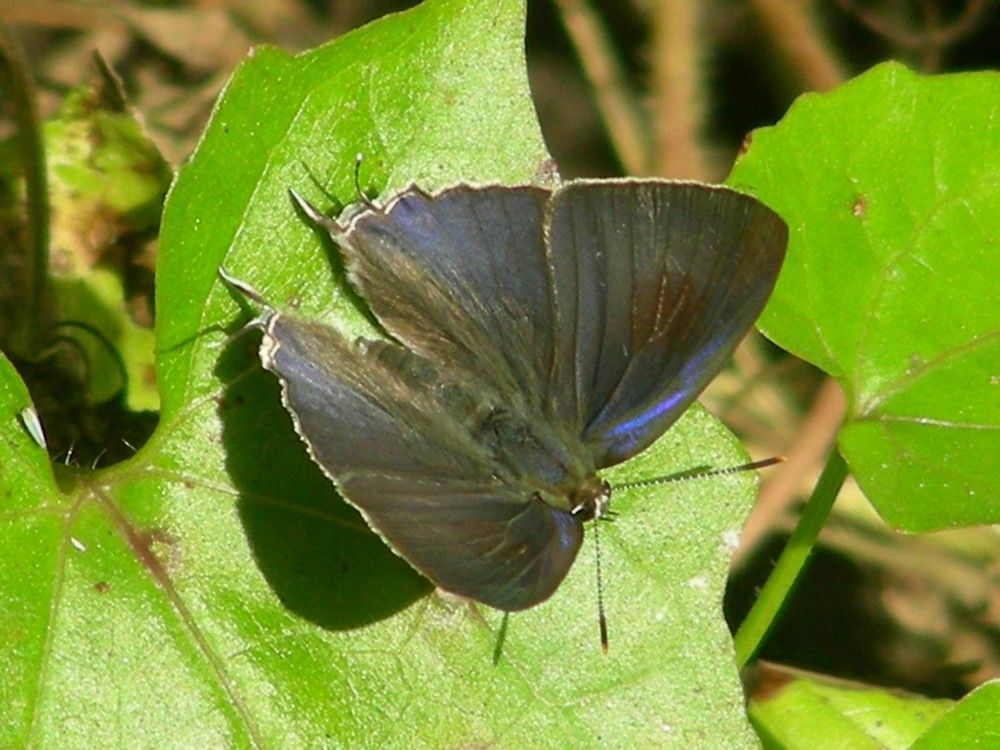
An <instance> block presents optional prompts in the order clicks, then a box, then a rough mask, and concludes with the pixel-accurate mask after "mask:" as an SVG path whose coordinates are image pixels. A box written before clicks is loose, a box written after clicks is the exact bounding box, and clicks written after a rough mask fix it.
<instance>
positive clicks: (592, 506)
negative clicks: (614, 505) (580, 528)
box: [570, 475, 611, 521]
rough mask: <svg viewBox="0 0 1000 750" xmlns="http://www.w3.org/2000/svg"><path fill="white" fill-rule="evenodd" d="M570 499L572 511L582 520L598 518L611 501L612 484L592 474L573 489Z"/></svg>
mask: <svg viewBox="0 0 1000 750" xmlns="http://www.w3.org/2000/svg"><path fill="white" fill-rule="evenodd" d="M570 501H571V505H570V507H571V508H572V510H570V513H572V514H573V515H574V516H575V517H576V518H578V519H579V520H580V521H590V520H592V519H598V518H600V517H601V516H603V515H604V514H605V512H606V511H607V509H608V505H609V504H610V503H611V485H610V484H608V483H607V482H605V481H604V480H603V479H601V478H600V477H598V476H593V475H592V476H590V477H588V478H587V479H585V480H584V481H583V483H582V484H581V485H580V486H579V487H577V488H576V490H574V491H573V494H572V496H571V498H570Z"/></svg>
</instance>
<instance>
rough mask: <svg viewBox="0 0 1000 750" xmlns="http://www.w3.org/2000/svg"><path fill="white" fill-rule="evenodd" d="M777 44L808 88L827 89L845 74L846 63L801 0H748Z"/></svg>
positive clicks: (841, 79) (838, 81)
mask: <svg viewBox="0 0 1000 750" xmlns="http://www.w3.org/2000/svg"><path fill="white" fill-rule="evenodd" d="M749 3H750V5H751V6H752V7H753V9H754V10H755V11H756V12H757V15H758V17H759V18H760V20H761V22H762V23H763V24H764V28H765V30H766V31H767V33H768V35H769V36H770V37H771V39H772V41H773V42H774V44H775V47H776V48H777V49H778V50H780V51H781V52H782V53H783V54H784V56H785V57H786V58H788V61H789V63H790V64H791V68H792V70H794V71H795V72H796V73H797V75H798V76H799V78H800V80H801V81H802V83H803V85H804V87H805V88H806V89H808V90H814V91H826V90H828V89H832V88H833V87H834V86H837V85H838V84H839V83H840V82H841V81H843V80H844V78H845V77H846V76H845V75H844V66H843V64H842V63H841V62H840V61H839V60H838V59H837V56H836V55H835V54H834V52H833V50H832V49H831V48H830V47H829V45H827V43H826V41H825V40H824V39H823V35H822V34H821V33H820V31H819V30H818V29H817V28H816V25H815V23H814V22H813V20H812V18H811V16H810V13H809V10H810V6H811V5H812V3H810V2H803V1H802V0H749Z"/></svg>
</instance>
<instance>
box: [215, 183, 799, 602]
mask: <svg viewBox="0 0 1000 750" xmlns="http://www.w3.org/2000/svg"><path fill="white" fill-rule="evenodd" d="M296 197H297V196H296ZM297 200H298V201H299V205H300V206H301V207H302V209H303V210H304V211H305V213H306V214H307V215H308V216H309V217H310V218H311V219H312V220H313V221H315V222H316V223H317V224H319V225H321V226H323V227H324V228H326V229H327V230H328V231H329V233H330V235H331V236H332V237H333V239H334V240H335V241H336V243H337V244H338V245H339V246H340V247H341V249H342V252H343V257H344V260H345V264H346V268H347V271H348V278H349V280H350V282H351V283H352V284H353V285H354V287H355V288H356V289H357V291H358V292H359V293H360V294H361V295H362V296H363V297H364V299H365V300H366V301H367V303H368V305H369V306H370V309H371V311H372V312H373V313H374V315H375V317H376V318H377V319H378V321H379V322H380V323H381V325H382V326H383V328H384V330H385V331H386V333H387V334H388V336H387V338H386V339H385V340H378V341H369V340H360V341H355V342H352V341H347V340H345V338H344V337H343V336H341V335H340V334H339V333H338V332H336V331H335V330H333V329H331V328H329V327H327V326H324V325H320V324H318V323H314V322H310V321H308V320H303V319H300V318H296V317H292V316H290V315H286V314H284V313H280V312H277V311H275V310H273V309H270V308H267V307H266V306H265V312H264V314H263V315H262V316H261V317H260V318H259V319H258V324H259V326H260V327H261V328H262V329H263V334H264V335H263V341H262V344H261V348H260V358H261V361H262V363H263V365H264V367H265V368H267V369H268V370H270V371H271V372H273V373H275V375H277V376H278V378H279V380H280V381H281V384H282V388H283V394H284V403H285V406H286V407H287V408H288V410H289V412H291V415H292V418H293V420H294V422H295V426H296V429H297V430H298V433H299V434H300V435H301V436H302V439H303V440H304V441H305V442H306V444H307V446H308V449H309V453H310V455H311V456H312V458H313V459H314V460H315V461H316V463H317V464H319V466H320V467H321V468H322V469H323V471H324V472H325V473H326V474H327V476H328V477H329V478H330V479H331V480H332V481H333V482H334V483H335V484H336V486H337V488H338V489H339V491H340V493H341V494H342V495H343V496H344V498H346V499H347V500H348V501H349V502H350V503H351V504H353V505H354V506H355V507H357V508H358V510H360V511H361V513H362V515H363V516H364V517H365V519H366V520H367V522H368V523H369V524H370V525H371V527H372V528H373V529H374V530H375V531H376V532H377V533H378V534H379V535H380V536H381V537H382V538H383V539H384V540H385V541H386V543H387V544H388V545H389V546H390V547H391V548H392V549H393V550H394V551H395V552H396V553H397V554H399V555H400V556H401V557H403V558H404V559H405V560H406V561H407V562H409V563H410V564H411V565H412V566H413V567H414V568H416V569H417V570H418V571H420V572H421V573H423V574H424V575H425V576H426V577H427V578H429V579H431V580H432V581H433V582H434V583H436V584H437V585H438V586H440V587H442V588H444V589H447V590H449V591H452V592H455V593H457V594H461V595H463V596H466V597H469V598H472V599H475V600H478V601H481V602H484V603H486V604H489V605H491V606H493V607H497V608H499V609H502V610H507V611H512V610H520V609H524V608H526V607H531V606H533V605H535V604H538V603H539V602H542V601H544V600H545V599H546V598H548V597H549V596H550V595H551V594H552V593H553V592H554V591H555V590H556V588H557V587H558V586H559V584H560V582H561V581H562V580H563V578H564V577H565V576H566V573H567V571H568V570H569V568H570V566H571V565H572V564H573V561H574V559H575V558H576V554H577V551H578V550H579V548H580V544H581V541H582V538H583V524H584V522H585V521H587V520H590V519H592V518H597V517H600V516H601V515H602V514H603V513H604V512H605V511H606V509H607V505H608V502H609V499H610V490H609V487H608V485H607V484H606V483H605V482H604V481H603V480H602V479H600V477H599V476H598V474H597V471H598V470H599V469H602V468H604V467H608V466H612V465H614V464H617V463H619V462H621V461H624V460H626V459H627V458H630V457H631V456H634V455H636V454H637V453H639V452H640V451H642V450H643V449H645V448H646V447H647V446H649V445H650V444H651V443H652V442H653V441H654V440H656V438H657V437H659V436H660V435H661V434H662V433H663V432H664V431H665V430H666V429H667V428H668V427H670V425H671V424H672V423H673V422H674V421H675V420H676V419H677V418H678V417H679V416H680V415H681V413H683V411H684V410H685V409H686V408H687V407H688V405H690V404H691V402H692V401H693V400H694V399H695V398H696V397H697V395H698V394H699V393H700V392H701V390H702V389H703V388H704V387H705V386H706V385H707V384H708V382H709V381H710V380H711V379H712V378H713V377H714V376H715V375H716V374H717V373H718V372H719V370H720V369H721V368H722V366H723V364H724V363H725V361H726V360H727V358H728V357H729V356H730V354H731V353H732V351H733V349H734V348H735V346H736V345H737V343H738V342H739V341H740V339H741V338H742V337H743V336H744V334H745V333H746V332H747V330H748V329H749V328H750V326H751V325H752V324H753V322H754V320H755V319H756V318H757V316H758V314H759V313H760V311H761V309H762V308H763V306H764V303H765V301H766V300H767V298H768V296H769V295H770V293H771V289H772V288H773V286H774V283H775V280H776V278H777V276H778V271H779V269H780V267H781V263H782V259H783V257H784V252H785V245H786V242H787V234H788V232H787V228H786V226H785V224H784V222H783V221H782V220H781V219H780V218H779V217H778V216H777V215H776V214H775V213H774V212H773V211H771V210H770V209H769V208H767V207H766V206H764V205H763V204H762V203H760V202H759V201H757V200H755V199H754V198H751V197H749V196H746V195H742V194H740V193H738V192H735V191H733V190H729V189H727V188H723V187H714V186H709V185H702V184H697V183H688V182H671V181H663V180H583V181H576V182H569V183H566V184H563V185H561V186H560V187H557V188H554V189H547V188H543V187H537V186H531V185H524V186H515V187H501V186H494V187H470V186H466V185H458V186H455V187H450V188H446V189H444V190H441V191H439V192H436V193H425V192H423V191H422V190H420V189H418V188H410V189H407V190H405V191H403V192H402V193H401V194H399V195H398V196H396V197H395V198H393V199H392V200H391V201H389V202H388V204H387V205H386V206H385V207H384V208H380V207H377V206H375V205H373V204H369V203H363V204H359V205H357V206H355V207H353V209H352V210H349V211H348V212H347V215H348V216H349V218H348V219H346V220H344V221H343V222H337V221H334V220H331V219H329V218H327V217H325V216H323V215H322V214H321V213H320V212H319V211H317V210H316V209H315V208H313V207H312V206H311V205H309V204H308V203H306V202H305V201H304V200H302V199H300V198H297ZM229 280H230V283H231V284H233V285H234V286H236V287H237V288H238V289H239V290H240V291H242V292H243V293H244V294H247V295H249V296H251V297H253V298H254V299H255V300H257V301H258V302H261V303H262V300H260V298H259V296H258V295H256V294H255V293H254V292H253V291H252V290H251V289H250V288H249V287H247V286H246V285H245V284H242V283H241V282H236V281H234V280H232V279H229Z"/></svg>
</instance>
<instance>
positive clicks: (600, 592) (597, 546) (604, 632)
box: [594, 518, 608, 654]
mask: <svg viewBox="0 0 1000 750" xmlns="http://www.w3.org/2000/svg"><path fill="white" fill-rule="evenodd" d="M600 527H601V519H600V518H597V519H595V520H594V562H595V563H596V566H595V569H596V570H597V627H598V628H599V629H600V631H601V653H604V654H606V653H608V620H607V618H606V617H605V616H604V581H603V579H602V578H601V532H600V531H599V529H600Z"/></svg>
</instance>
